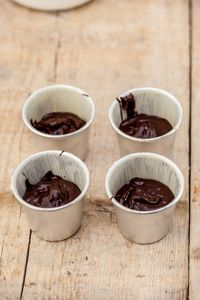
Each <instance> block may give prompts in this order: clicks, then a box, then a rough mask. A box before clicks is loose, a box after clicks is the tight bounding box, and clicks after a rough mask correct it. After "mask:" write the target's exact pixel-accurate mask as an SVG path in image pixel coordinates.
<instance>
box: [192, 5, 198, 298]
mask: <svg viewBox="0 0 200 300" xmlns="http://www.w3.org/2000/svg"><path fill="white" fill-rule="evenodd" d="M191 25H192V74H191V76H192V78H191V80H192V93H191V96H192V116H191V121H192V130H191V133H192V149H191V150H192V151H191V203H190V206H191V213H190V299H199V278H200V218H199V216H200V158H199V145H200V133H199V114H200V106H199V103H200V94H199V81H200V56H199V54H200V3H199V1H196V0H194V1H193V5H192V24H191Z"/></svg>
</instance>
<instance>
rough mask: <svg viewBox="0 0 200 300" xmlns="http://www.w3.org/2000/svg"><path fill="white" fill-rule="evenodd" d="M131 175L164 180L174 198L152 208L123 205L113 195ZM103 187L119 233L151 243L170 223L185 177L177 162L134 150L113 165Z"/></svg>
mask: <svg viewBox="0 0 200 300" xmlns="http://www.w3.org/2000/svg"><path fill="white" fill-rule="evenodd" d="M134 177H140V178H147V179H154V180H158V181H160V182H162V183H164V184H165V185H167V186H168V187H169V188H170V189H171V191H172V192H173V193H174V195H175V198H174V200H173V201H172V202H170V203H169V204H168V205H166V206H164V207H162V208H159V209H157V210H151V211H137V210H132V209H129V208H127V207H125V206H123V205H122V204H120V203H119V202H118V201H117V200H116V199H115V198H114V197H115V195H116V193H117V191H118V190H119V189H120V188H121V187H122V186H123V185H124V184H126V183H129V181H130V179H132V178H134ZM105 188H106V192H107V195H108V197H109V199H111V201H112V203H113V205H114V207H115V212H116V216H117V222H118V227H119V230H120V232H121V234H122V235H123V236H124V237H125V238H127V239H128V240H131V241H134V242H136V243H153V242H156V241H158V240H160V239H162V238H163V237H164V236H165V235H166V234H167V232H168V231H169V229H170V226H171V225H172V220H173V215H174V212H175V207H176V204H177V202H178V201H179V200H180V198H181V195H182V193H183V188H184V179H183V175H182V173H181V172H180V170H179V169H178V167H177V166H176V164H175V163H173V162H172V161H171V160H169V159H168V158H166V157H164V156H161V155H158V154H153V153H135V154H129V155H127V156H125V157H123V158H121V159H120V160H118V161H116V162H115V163H114V164H113V165H112V167H111V168H110V169H109V171H108V173H107V176H106V180H105Z"/></svg>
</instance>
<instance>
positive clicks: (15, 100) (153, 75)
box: [0, 0, 200, 300]
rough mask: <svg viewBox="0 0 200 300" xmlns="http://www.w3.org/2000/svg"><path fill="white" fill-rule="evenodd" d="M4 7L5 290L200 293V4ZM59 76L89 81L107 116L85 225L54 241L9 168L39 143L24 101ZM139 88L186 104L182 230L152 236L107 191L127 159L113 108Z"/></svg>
mask: <svg viewBox="0 0 200 300" xmlns="http://www.w3.org/2000/svg"><path fill="white" fill-rule="evenodd" d="M0 14H1V17H0V28H1V34H0V134H1V148H0V299H31V300H32V299H53V300H54V299H59V300H60V299H63V300H68V299H69V300H73V299H74V300H77V299H80V300H82V299H85V300H101V299H106V300H113V299H114V300H115V299H120V300H121V299H122V300H124V299H127V300H132V299H141V300H143V299H144V300H145V299H148V300H149V299H159V300H162V299H173V300H174V299H187V298H188V297H190V299H200V284H199V283H200V181H199V175H200V155H199V147H200V140H199V138H200V134H199V116H200V104H199V103H200V93H199V84H200V81H199V79H200V59H199V53H200V1H199V0H193V1H192V0H191V1H186V0H176V1H174V0H166V1H159V0H141V1H134V0H123V1H119V0H95V1H94V2H92V3H91V4H89V5H86V6H84V7H82V8H79V9H76V10H71V11H69V12H60V13H42V12H36V11H31V10H28V9H26V8H23V7H20V6H18V5H16V4H14V3H13V2H12V1H9V0H7V1H5V0H0ZM54 82H57V83H68V84H71V85H75V86H78V87H80V88H82V89H84V90H86V91H87V92H88V93H89V94H90V95H91V96H92V97H93V99H94V101H95V104H96V107H97V114H96V121H95V123H94V124H93V128H92V134H91V141H90V151H89V155H88V157H87V160H86V163H87V165H88V166H89V169H90V172H91V184H90V189H89V192H88V194H87V198H86V201H85V208H84V219H83V224H82V227H81V229H80V231H79V232H78V233H77V234H76V235H75V236H74V237H73V238H71V239H68V240H66V241H63V242H57V243H50V242H45V241H43V240H40V239H39V238H37V237H36V236H35V235H34V234H32V233H31V232H30V231H29V227H28V224H27V221H26V217H25V215H24V213H23V211H22V210H21V207H20V205H19V204H18V203H17V202H16V200H15V199H14V197H13V196H12V194H11V192H10V176H11V173H12V170H13V169H14V168H15V166H17V164H18V163H19V162H20V161H21V160H23V159H24V158H25V157H27V156H28V155H30V154H31V153H33V152H34V149H33V148H32V147H31V138H30V136H29V133H28V131H27V130H26V129H25V128H24V125H23V122H22V118H21V107H22V105H23V103H24V101H25V99H26V97H27V95H28V94H29V93H31V92H33V91H34V90H35V89H37V88H40V87H42V86H45V85H47V84H50V83H54ZM140 86H154V87H159V88H163V89H166V90H168V91H169V92H171V93H172V94H174V95H175V96H176V97H177V98H178V99H179V100H180V102H181V104H182V106H183V109H184V122H183V126H182V129H181V130H180V131H179V134H178V137H177V142H176V162H177V164H178V165H179V166H180V168H181V170H182V171H183V173H184V177H185V191H184V195H183V197H182V200H181V202H180V203H179V205H178V208H177V212H176V217H175V219H174V226H173V229H172V230H171V231H170V233H169V234H168V236H167V237H166V238H164V239H163V240H162V241H160V242H158V243H155V244H152V245H137V244H134V243H131V242H129V241H128V240H126V239H124V238H123V237H122V236H121V234H120V233H119V231H118V229H117V225H116V220H115V216H114V214H113V208H112V206H111V204H110V202H109V201H108V199H107V198H106V196H105V192H104V178H105V174H106V171H107V169H108V168H109V167H110V166H111V164H112V163H113V162H114V160H116V159H118V158H119V149H118V145H117V141H116V137H115V135H114V132H113V131H112V129H111V128H110V126H109V122H108V118H107V111H108V107H109V105H110V103H111V102H112V101H113V99H114V98H115V97H116V96H117V95H119V94H120V93H121V92H123V91H126V90H127V89H129V88H132V87H140Z"/></svg>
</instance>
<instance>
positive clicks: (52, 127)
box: [31, 112, 86, 135]
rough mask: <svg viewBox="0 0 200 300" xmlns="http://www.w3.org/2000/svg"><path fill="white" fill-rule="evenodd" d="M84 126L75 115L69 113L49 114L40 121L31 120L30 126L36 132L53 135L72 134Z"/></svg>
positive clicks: (83, 122)
mask: <svg viewBox="0 0 200 300" xmlns="http://www.w3.org/2000/svg"><path fill="white" fill-rule="evenodd" d="M85 124H86V122H85V121H83V120H82V119H81V118H79V117H78V116H77V115H75V114H73V113H69V112H51V113H48V114H45V115H44V116H43V117H42V119H41V120H40V121H38V122H37V121H33V120H31V125H32V126H33V127H34V128H36V129H37V130H39V131H41V132H43V133H47V134H53V135H61V134H67V133H71V132H74V131H76V130H78V129H80V128H81V127H83V126H84V125H85Z"/></svg>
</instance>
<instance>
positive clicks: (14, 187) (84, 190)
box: [11, 150, 90, 212]
mask: <svg viewBox="0 0 200 300" xmlns="http://www.w3.org/2000/svg"><path fill="white" fill-rule="evenodd" d="M51 153H52V154H57V155H58V156H59V155H60V154H61V153H62V156H66V157H69V158H71V159H72V160H75V161H76V162H78V164H80V165H81V167H82V168H83V170H84V173H85V177H86V183H85V185H84V188H83V190H82V191H81V193H80V195H78V197H76V198H75V199H74V200H72V201H71V202H69V203H67V204H65V205H61V206H58V207H51V208H48V207H37V206H34V205H31V204H29V203H28V202H26V201H25V200H24V199H23V198H22V197H21V196H20V195H19V193H18V190H17V187H16V181H17V174H18V173H19V171H20V169H21V168H22V167H23V166H25V165H26V164H27V162H28V161H30V160H32V159H33V158H37V157H40V156H45V155H46V154H51ZM89 182H90V175H89V170H88V167H87V166H86V164H85V163H84V162H83V161H82V160H81V159H79V158H78V157H77V156H75V155H74V154H72V153H69V152H66V151H64V152H63V151H59V150H49V151H42V152H37V153H35V154H33V155H30V156H28V157H27V158H26V159H24V160H23V161H21V162H20V163H19V165H18V166H17V167H16V169H15V170H14V172H13V174H12V177H11V190H12V192H13V194H14V196H15V198H16V199H17V200H18V201H19V202H20V203H21V204H22V205H24V206H26V207H28V208H30V209H33V210H35V211H43V212H55V211H58V210H62V209H65V208H67V207H69V206H71V205H74V204H75V203H77V202H79V201H80V200H81V199H82V198H83V197H84V196H85V194H86V192H87V190H88V187H89Z"/></svg>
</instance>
